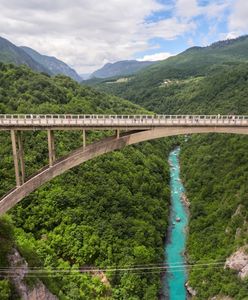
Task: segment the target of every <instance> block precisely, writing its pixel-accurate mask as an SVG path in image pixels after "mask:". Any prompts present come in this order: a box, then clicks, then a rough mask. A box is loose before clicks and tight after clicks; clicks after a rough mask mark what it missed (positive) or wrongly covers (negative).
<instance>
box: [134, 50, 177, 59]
mask: <svg viewBox="0 0 248 300" xmlns="http://www.w3.org/2000/svg"><path fill="white" fill-rule="evenodd" d="M173 55H175V54H172V53H169V52H160V53H155V54H150V55H145V56H144V57H142V58H138V59H137V60H138V61H157V60H164V59H167V58H168V57H171V56H173Z"/></svg>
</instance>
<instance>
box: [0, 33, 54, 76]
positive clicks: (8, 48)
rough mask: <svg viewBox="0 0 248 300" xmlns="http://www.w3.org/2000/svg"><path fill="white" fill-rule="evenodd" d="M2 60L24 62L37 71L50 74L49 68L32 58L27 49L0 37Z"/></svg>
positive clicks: (0, 57) (16, 62)
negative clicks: (24, 49)
mask: <svg viewBox="0 0 248 300" xmlns="http://www.w3.org/2000/svg"><path fill="white" fill-rule="evenodd" d="M0 61H1V62H4V63H12V64H15V65H22V64H24V65H27V66H28V67H30V68H31V69H33V70H35V71H38V72H45V73H48V74H50V73H49V71H48V69H46V68H45V67H44V66H42V65H41V64H39V63H38V62H36V61H35V60H34V59H32V57H30V56H29V55H28V54H27V53H26V52H25V51H23V50H22V49H21V48H19V47H17V46H15V45H14V44H12V43H11V42H9V41H8V40H6V39H4V38H2V37H0Z"/></svg>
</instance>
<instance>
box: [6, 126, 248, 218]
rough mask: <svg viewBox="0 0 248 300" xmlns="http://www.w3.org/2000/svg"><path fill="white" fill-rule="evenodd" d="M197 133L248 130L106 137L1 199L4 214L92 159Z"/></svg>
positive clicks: (230, 129)
mask: <svg viewBox="0 0 248 300" xmlns="http://www.w3.org/2000/svg"><path fill="white" fill-rule="evenodd" d="M197 133H233V134H248V128H245V127H235V126H233V127H165V128H154V129H149V130H143V131H139V132H132V131H131V132H127V133H124V134H123V135H120V136H118V137H109V138H104V139H103V140H101V141H99V142H95V143H93V144H91V145H88V146H87V147H80V148H78V149H77V150H75V151H73V152H71V153H70V154H69V155H67V156H65V157H62V158H60V159H58V160H56V161H55V162H54V164H53V165H52V166H46V167H44V168H43V169H41V170H40V171H39V172H38V173H37V174H35V175H33V176H32V177H31V178H29V179H28V180H27V181H26V182H25V183H23V184H22V185H21V186H17V187H16V188H14V189H13V190H11V191H10V192H9V193H8V194H6V195H5V196H3V197H2V198H1V199H0V215H1V214H4V213H5V212H7V211H8V210H9V209H11V208H12V207H13V206H15V205H16V204H17V203H18V202H19V201H21V200H22V199H23V198H25V197H26V196H28V195H29V194H30V193H32V192H33V191H35V190H36V189H37V188H39V187H40V186H42V185H43V184H45V183H46V182H48V181H50V180H52V179H53V178H55V177H57V176H59V175H61V174H63V173H64V172H66V171H68V170H69V169H71V168H73V167H76V166H78V165H80V164H82V163H84V162H86V161H88V160H91V159H93V158H95V157H98V156H100V155H102V154H105V153H109V152H112V151H115V150H120V149H122V148H124V147H126V146H128V145H133V144H137V143H140V142H144V141H148V140H153V139H158V138H163V137H168V136H176V135H185V134H197Z"/></svg>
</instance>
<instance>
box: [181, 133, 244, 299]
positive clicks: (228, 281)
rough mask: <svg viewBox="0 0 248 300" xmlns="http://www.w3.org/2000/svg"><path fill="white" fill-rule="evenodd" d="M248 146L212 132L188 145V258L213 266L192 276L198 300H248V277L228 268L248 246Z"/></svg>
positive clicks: (185, 173) (184, 170) (184, 169)
mask: <svg viewBox="0 0 248 300" xmlns="http://www.w3.org/2000/svg"><path fill="white" fill-rule="evenodd" d="M247 142H248V140H247V137H246V136H235V135H230V136H227V135H214V134H210V135H206V136H195V137H193V138H190V139H189V140H188V142H187V144H185V145H184V146H183V147H182V153H181V167H182V174H183V179H184V182H185V187H186V189H187V194H188V197H189V200H190V202H191V208H190V212H191V216H190V228H189V229H190V231H189V237H188V243H187V253H188V259H189V263H192V264H194V263H196V262H197V263H200V264H206V263H207V264H208V263H209V264H210V265H209V266H204V267H201V268H199V267H198V268H197V267H196V268H194V267H193V268H192V270H191V271H190V273H189V281H190V285H191V286H193V288H194V289H195V290H196V291H197V297H195V299H199V300H201V299H210V298H211V297H214V296H216V295H228V296H231V297H233V299H235V300H241V299H242V300H243V299H247V298H246V297H247V295H248V279H246V280H241V279H240V278H239V277H238V276H237V273H236V272H234V271H232V270H230V269H224V264H225V260H226V258H227V257H229V256H230V255H231V254H232V253H233V252H235V251H236V250H237V249H238V248H239V247H241V246H243V245H245V244H248V236H247V230H248V225H247V224H248V223H247V221H248V214H247V211H248V187H247V180H248V157H247V151H248V143H247ZM216 262H217V264H215V263H216ZM211 263H212V264H211Z"/></svg>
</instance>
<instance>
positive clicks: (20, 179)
mask: <svg viewBox="0 0 248 300" xmlns="http://www.w3.org/2000/svg"><path fill="white" fill-rule="evenodd" d="M11 142H12V151H13V159H14V167H15V177H16V186H17V187H18V186H21V185H22V184H23V183H24V182H25V164H24V151H23V143H22V138H21V132H20V131H16V130H11Z"/></svg>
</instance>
